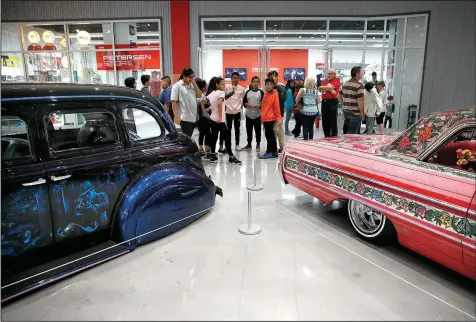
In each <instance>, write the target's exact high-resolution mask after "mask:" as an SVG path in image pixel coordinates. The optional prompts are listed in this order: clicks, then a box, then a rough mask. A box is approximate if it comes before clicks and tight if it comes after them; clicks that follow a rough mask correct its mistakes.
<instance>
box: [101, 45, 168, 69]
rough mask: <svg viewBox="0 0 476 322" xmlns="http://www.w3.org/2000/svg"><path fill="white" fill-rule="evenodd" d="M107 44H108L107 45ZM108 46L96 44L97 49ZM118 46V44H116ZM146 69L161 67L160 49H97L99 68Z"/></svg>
mask: <svg viewBox="0 0 476 322" xmlns="http://www.w3.org/2000/svg"><path fill="white" fill-rule="evenodd" d="M106 46H107V45H106ZM106 46H104V45H103V46H96V47H97V49H109V48H106ZM98 47H100V48H98ZM116 47H117V46H116ZM114 63H115V64H116V70H120V71H121V70H145V69H160V51H159V50H158V49H153V50H124V51H116V52H115V54H113V52H112V51H97V52H96V64H97V69H98V70H108V71H111V70H114Z"/></svg>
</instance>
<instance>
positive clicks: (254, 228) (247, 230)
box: [238, 224, 261, 235]
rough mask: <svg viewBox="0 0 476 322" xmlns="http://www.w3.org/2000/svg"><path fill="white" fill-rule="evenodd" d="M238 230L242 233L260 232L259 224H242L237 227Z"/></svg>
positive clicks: (253, 233) (254, 233)
mask: <svg viewBox="0 0 476 322" xmlns="http://www.w3.org/2000/svg"><path fill="white" fill-rule="evenodd" d="M238 231H239V232H240V233H242V234H243V235H256V234H259V233H260V232H261V226H260V225H257V224H252V225H251V226H250V225H248V224H243V225H240V226H239V227H238Z"/></svg>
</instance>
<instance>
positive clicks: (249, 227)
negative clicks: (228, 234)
mask: <svg viewBox="0 0 476 322" xmlns="http://www.w3.org/2000/svg"><path fill="white" fill-rule="evenodd" d="M246 189H248V223H247V224H243V225H240V226H239V227H238V231H239V232H240V233H242V234H244V235H256V234H259V233H260V232H261V227H260V226H259V225H257V224H252V223H251V200H252V194H253V192H254V191H260V190H263V186H262V185H257V184H256V159H255V160H254V162H253V185H248V186H247V187H246Z"/></svg>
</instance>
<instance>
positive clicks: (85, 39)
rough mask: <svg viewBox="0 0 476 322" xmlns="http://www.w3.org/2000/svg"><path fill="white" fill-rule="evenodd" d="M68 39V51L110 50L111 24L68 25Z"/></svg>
mask: <svg viewBox="0 0 476 322" xmlns="http://www.w3.org/2000/svg"><path fill="white" fill-rule="evenodd" d="M68 39H69V49H70V50H95V49H99V47H101V48H103V49H112V42H113V40H112V27H111V23H109V22H106V23H82V24H71V25H68ZM104 47H106V48H104Z"/></svg>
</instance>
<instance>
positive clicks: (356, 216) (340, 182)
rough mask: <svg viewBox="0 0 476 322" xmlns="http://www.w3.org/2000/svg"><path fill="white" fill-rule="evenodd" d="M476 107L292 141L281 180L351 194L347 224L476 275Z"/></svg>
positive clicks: (337, 195) (326, 197)
mask: <svg viewBox="0 0 476 322" xmlns="http://www.w3.org/2000/svg"><path fill="white" fill-rule="evenodd" d="M475 153H476V111H475V110H458V111H447V112H439V113H434V114H431V115H428V116H426V117H423V118H422V119H420V120H419V121H418V122H417V123H416V124H415V125H413V126H412V127H410V128H409V129H407V130H406V131H405V132H404V133H394V134H388V135H387V134H385V135H344V136H342V137H331V138H324V139H318V140H313V141H291V142H289V143H288V144H287V145H286V147H285V149H284V152H283V153H282V155H281V158H280V164H279V165H280V171H281V173H282V176H283V180H284V182H285V183H288V184H290V185H292V186H295V187H297V188H298V189H300V190H302V191H304V192H306V193H309V194H310V195H312V196H314V197H315V198H318V199H320V200H321V201H323V202H324V203H331V202H332V201H334V200H337V199H345V200H348V201H349V202H348V214H349V219H350V222H351V224H352V227H353V228H354V229H355V231H356V232H357V233H358V234H359V235H360V236H362V237H363V238H365V239H367V240H370V241H375V242H379V243H382V242H383V243H385V242H386V241H389V240H391V239H392V235H395V234H396V236H397V237H398V241H399V243H400V244H401V245H403V246H405V247H407V248H410V249H412V250H414V251H416V252H418V253H420V254H422V255H424V256H426V257H428V258H431V259H433V260H434V261H436V262H439V263H440V264H443V265H445V266H447V267H449V268H451V269H453V270H455V271H457V272H459V273H461V274H463V275H466V276H468V277H469V278H471V279H473V280H476V193H475V186H476V171H475V170H476V157H475Z"/></svg>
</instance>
